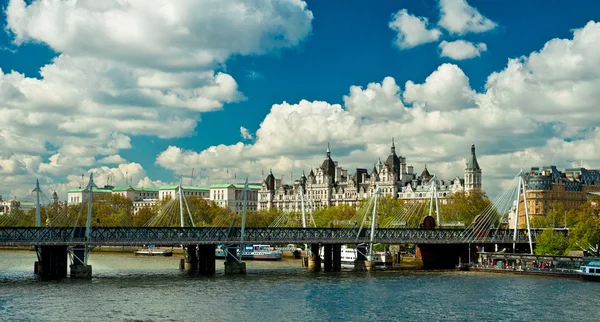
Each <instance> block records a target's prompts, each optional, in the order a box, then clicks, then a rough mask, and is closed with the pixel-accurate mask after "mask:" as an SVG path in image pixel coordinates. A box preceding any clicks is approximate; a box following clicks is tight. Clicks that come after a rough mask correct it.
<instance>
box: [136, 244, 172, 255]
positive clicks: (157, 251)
mask: <svg viewBox="0 0 600 322" xmlns="http://www.w3.org/2000/svg"><path fill="white" fill-rule="evenodd" d="M135 256H173V250H172V249H165V248H155V247H154V245H148V247H146V248H142V249H138V250H136V251H135Z"/></svg>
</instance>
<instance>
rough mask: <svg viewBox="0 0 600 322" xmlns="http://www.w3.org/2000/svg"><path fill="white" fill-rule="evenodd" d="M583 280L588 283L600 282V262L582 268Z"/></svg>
mask: <svg viewBox="0 0 600 322" xmlns="http://www.w3.org/2000/svg"><path fill="white" fill-rule="evenodd" d="M578 272H579V274H581V278H582V279H584V280H588V281H600V261H591V262H589V263H587V264H586V265H583V266H581V267H580V270H579V271H578Z"/></svg>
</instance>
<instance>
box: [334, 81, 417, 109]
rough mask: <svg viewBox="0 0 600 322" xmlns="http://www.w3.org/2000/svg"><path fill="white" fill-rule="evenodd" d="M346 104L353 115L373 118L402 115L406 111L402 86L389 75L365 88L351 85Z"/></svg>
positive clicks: (345, 98)
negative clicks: (401, 91) (380, 81)
mask: <svg viewBox="0 0 600 322" xmlns="http://www.w3.org/2000/svg"><path fill="white" fill-rule="evenodd" d="M344 105H345V106H346V110H347V111H348V112H350V113H352V114H353V115H356V116H357V117H366V118H371V119H382V118H383V119H389V118H390V117H402V115H403V114H404V112H405V109H404V104H402V100H401V99H400V87H399V86H398V85H396V80H394V78H393V77H389V76H388V77H386V78H384V79H383V82H382V83H370V84H369V85H367V88H365V89H363V88H362V87H360V86H350V95H347V96H344Z"/></svg>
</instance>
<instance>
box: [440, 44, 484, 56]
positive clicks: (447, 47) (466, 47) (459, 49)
mask: <svg viewBox="0 0 600 322" xmlns="http://www.w3.org/2000/svg"><path fill="white" fill-rule="evenodd" d="M439 48H440V49H441V50H442V52H441V53H440V56H442V57H448V58H452V59H454V60H463V59H469V58H473V57H478V56H479V55H481V53H482V52H484V51H487V45H486V44H484V43H482V42H480V43H478V44H473V43H472V42H469V41H465V40H455V41H450V42H448V41H445V40H444V41H442V42H441V43H440V45H439Z"/></svg>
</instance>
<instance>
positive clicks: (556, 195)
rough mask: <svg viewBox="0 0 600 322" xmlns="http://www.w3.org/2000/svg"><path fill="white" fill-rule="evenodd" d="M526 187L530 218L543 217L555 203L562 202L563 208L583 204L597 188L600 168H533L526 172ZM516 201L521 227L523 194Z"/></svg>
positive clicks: (523, 210)
mask: <svg viewBox="0 0 600 322" xmlns="http://www.w3.org/2000/svg"><path fill="white" fill-rule="evenodd" d="M525 186H526V188H527V193H526V197H527V205H528V211H529V215H530V218H532V217H536V216H545V215H546V214H547V213H548V211H549V210H550V209H551V207H552V205H553V204H554V203H560V204H562V206H563V208H564V210H565V211H568V210H570V209H574V208H577V207H579V206H581V205H582V204H584V203H586V202H587V201H588V193H589V192H595V191H600V171H598V170H590V169H586V168H571V169H565V171H564V172H561V171H559V170H558V169H557V168H556V166H548V167H542V168H541V169H540V168H539V167H532V168H531V170H530V171H529V172H528V173H527V174H526V175H525ZM519 202H520V208H519V226H520V227H524V226H525V225H526V221H525V207H524V204H523V202H524V200H523V197H521V198H520V201H519Z"/></svg>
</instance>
